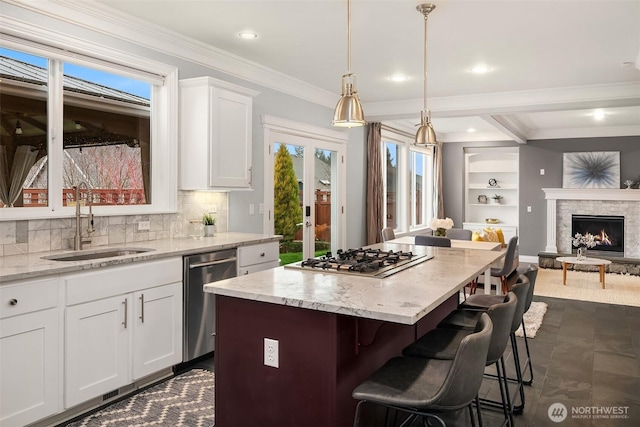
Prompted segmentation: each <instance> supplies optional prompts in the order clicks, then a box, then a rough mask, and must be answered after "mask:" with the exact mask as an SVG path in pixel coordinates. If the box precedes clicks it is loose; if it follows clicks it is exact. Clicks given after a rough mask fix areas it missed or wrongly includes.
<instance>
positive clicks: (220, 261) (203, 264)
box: [189, 257, 237, 269]
mask: <svg viewBox="0 0 640 427" xmlns="http://www.w3.org/2000/svg"><path fill="white" fill-rule="evenodd" d="M236 259H237V257H231V258H224V259H218V260H215V261H207V262H199V263H196V264H191V265H189V268H190V269H191V268H200V267H209V266H211V265H220V264H228V263H230V262H236Z"/></svg>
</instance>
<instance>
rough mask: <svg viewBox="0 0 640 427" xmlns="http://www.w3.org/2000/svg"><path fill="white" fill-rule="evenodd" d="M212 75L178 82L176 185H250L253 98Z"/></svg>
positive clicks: (190, 187) (198, 187)
mask: <svg viewBox="0 0 640 427" xmlns="http://www.w3.org/2000/svg"><path fill="white" fill-rule="evenodd" d="M258 93H259V92H256V91H253V90H250V89H247V88H243V87H241V86H237V85H234V84H232V83H228V82H225V81H222V80H217V79H214V78H212V77H198V78H194V79H185V80H181V81H180V188H181V189H182V190H208V189H243V188H245V189H246V188H251V185H252V183H251V180H252V171H251V168H252V161H251V144H252V139H251V135H252V134H251V123H252V105H253V100H252V98H253V97H254V96H256V95H258Z"/></svg>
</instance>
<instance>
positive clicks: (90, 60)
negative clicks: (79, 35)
mask: <svg viewBox="0 0 640 427" xmlns="http://www.w3.org/2000/svg"><path fill="white" fill-rule="evenodd" d="M13 24H14V25H8V27H9V28H8V31H7V32H2V33H0V45H1V46H2V47H5V48H7V49H11V50H16V51H21V52H25V53H29V54H32V55H37V56H40V57H43V58H46V59H47V60H48V75H49V82H48V88H47V89H48V96H47V114H48V124H47V126H48V129H47V155H48V157H49V158H48V166H47V173H48V184H49V185H48V189H47V191H48V197H47V200H48V205H47V206H45V207H29V208H6V209H0V221H6V220H24V219H52V218H63V217H70V216H74V215H75V208H74V207H67V206H63V205H62V188H63V185H62V161H63V159H62V157H63V150H62V145H61V143H60V142H59V141H62V140H63V135H62V119H63V97H64V94H63V88H62V79H63V76H62V67H63V63H64V62H69V63H73V64H78V65H82V66H87V67H92V68H96V69H99V70H102V71H107V72H111V73H114V74H119V75H124V76H127V77H131V78H135V79H139V80H143V81H147V82H149V83H151V84H152V86H151V99H150V104H151V117H150V125H151V129H150V131H151V142H150V143H151V177H150V183H151V203H149V204H144V205H114V206H95V207H94V208H93V213H94V214H96V215H104V216H112V215H140V214H159V213H174V212H177V201H178V69H177V68H176V67H173V66H170V65H167V64H163V63H159V62H156V61H152V60H149V59H147V58H142V57H138V56H135V55H130V54H126V53H124V52H121V51H117V50H114V49H111V48H108V47H105V46H102V45H98V44H94V43H90V42H86V41H82V42H80V41H78V42H77V43H74V44H72V45H68V44H65V43H68V40H67V37H66V36H62V35H57V34H56V33H52V32H46V33H47V37H48V38H47V43H46V44H44V43H41V42H39V41H36V39H38V38H41V37H42V34H40V37H38V34H36V36H35V37H33V40H29V39H25V38H21V37H16V36H15V35H12V34H9V33H10V32H11V31H12V30H13V31H15V30H16V28H15V27H16V23H15V22H13ZM18 26H19V25H18ZM3 31H6V30H5V29H3ZM36 33H37V32H36ZM84 52H90V53H84ZM159 82H163V84H162V85H159V84H158V83H159ZM58 195H59V196H60V197H58Z"/></svg>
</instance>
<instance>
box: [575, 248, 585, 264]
mask: <svg viewBox="0 0 640 427" xmlns="http://www.w3.org/2000/svg"><path fill="white" fill-rule="evenodd" d="M577 258H578V261H584V260H585V259H587V247H586V246H580V247H578V256H577Z"/></svg>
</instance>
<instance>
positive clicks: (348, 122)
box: [331, 0, 367, 128]
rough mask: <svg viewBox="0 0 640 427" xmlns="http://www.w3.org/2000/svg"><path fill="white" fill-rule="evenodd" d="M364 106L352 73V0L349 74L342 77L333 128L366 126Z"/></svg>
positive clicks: (348, 57)
mask: <svg viewBox="0 0 640 427" xmlns="http://www.w3.org/2000/svg"><path fill="white" fill-rule="evenodd" d="M366 123H367V122H366V121H365V120H364V112H363V111H362V104H361V103H360V98H358V90H357V89H356V75H355V74H353V73H352V72H351V0H347V74H344V75H343V76H342V96H341V97H340V99H339V100H338V105H336V110H335V112H334V114H333V121H332V122H331V125H332V126H336V127H347V128H350V127H355V126H364V125H365V124H366Z"/></svg>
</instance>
